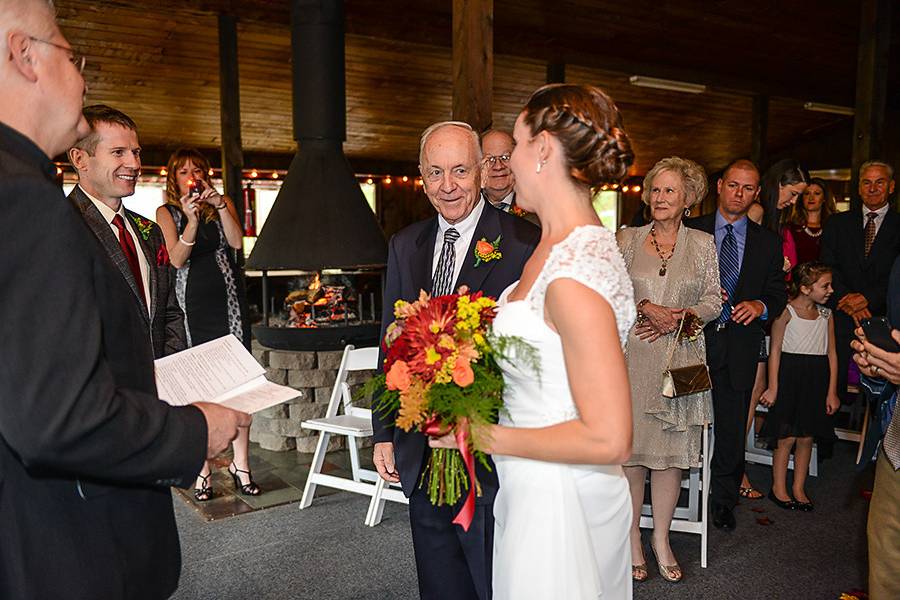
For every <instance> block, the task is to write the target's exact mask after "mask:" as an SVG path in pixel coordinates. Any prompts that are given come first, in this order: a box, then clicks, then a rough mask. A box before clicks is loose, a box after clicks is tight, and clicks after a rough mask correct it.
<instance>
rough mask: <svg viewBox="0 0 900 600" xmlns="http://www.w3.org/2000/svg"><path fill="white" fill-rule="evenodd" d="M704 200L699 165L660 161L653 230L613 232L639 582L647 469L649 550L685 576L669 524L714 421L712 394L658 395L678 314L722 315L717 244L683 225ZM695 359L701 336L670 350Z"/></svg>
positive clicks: (648, 186)
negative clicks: (627, 324)
mask: <svg viewBox="0 0 900 600" xmlns="http://www.w3.org/2000/svg"><path fill="white" fill-rule="evenodd" d="M705 195H706V174H705V173H704V172H703V169H702V167H700V165H698V164H697V163H695V162H693V161H689V160H685V159H681V158H676V157H672V158H665V159H663V160H661V161H660V162H658V163H657V164H656V165H655V166H654V167H653V168H652V169H651V170H650V172H649V173H647V176H646V177H645V178H644V191H643V197H642V199H643V201H644V202H645V203H647V204H649V205H650V209H651V216H652V221H651V223H650V224H649V225H645V226H644V227H634V228H631V227H630V228H627V229H622V230H620V231H619V233H618V235H617V240H618V243H619V248H620V250H621V251H622V255H623V256H624V258H625V265H626V267H627V268H628V273H629V275H630V276H631V281H632V284H633V285H634V298H635V301H636V302H637V303H638V314H639V321H638V324H636V325H635V327H634V328H633V329H632V330H631V333H630V334H629V337H628V344H627V349H626V358H627V361H628V377H629V379H630V382H631V397H632V412H633V421H634V441H633V451H632V455H631V459H630V460H629V461H628V462H627V463H625V465H626V466H625V475H626V477H627V478H628V482H629V486H630V489H631V496H632V504H633V509H634V513H633V515H634V516H633V520H632V527H631V558H632V562H631V564H632V565H633V566H632V577H633V578H634V579H635V581H643V580H645V579H647V576H648V571H647V562H646V560H645V558H644V551H643V546H642V544H641V533H640V529H639V523H640V515H641V505H642V504H643V499H644V482H645V479H646V476H647V470H648V469H649V470H650V472H651V475H650V494H651V504H652V508H653V522H654V530H653V536H652V540H651V550H652V551H653V554H654V555H655V557H656V560H657V565H658V567H659V572H660V574H661V575H662V576H663V577H664V578H665V579H666V580H668V581H673V582H674V581H679V580H680V579H681V577H682V572H681V567H679V566H678V562H677V560H676V559H675V556H674V554H673V553H672V549H671V547H670V545H669V526H670V524H671V522H672V516H673V514H674V512H675V505H676V503H677V501H678V494H679V492H680V490H681V475H682V469H687V468H689V467H691V466H692V465H696V464H697V461H698V458H699V456H700V445H701V431H702V427H703V424H704V423H709V422H711V421H712V405H711V398H710V393H709V392H703V393H700V394H694V395H691V396H682V397H679V398H671V399H670V398H666V397H664V396H663V395H662V383H663V372H664V371H665V369H666V368H667V359H668V353H669V349H670V348H671V347H672V344H673V339H674V338H675V335H676V331H677V328H678V323H679V320H680V319H681V317H682V315H683V314H684V313H685V312H691V313H693V314H694V315H696V316H697V317H699V318H700V320H701V321H703V323H706V322H708V321H710V320H712V319H715V318H716V317H717V316H718V315H719V313H720V312H721V309H722V297H721V287H720V283H719V265H718V259H717V255H716V245H715V240H714V238H713V236H711V235H709V234H707V233H704V232H702V231H698V230H695V229H689V228H687V227H685V226H683V225H682V223H681V221H682V218H683V217H685V216H687V215H689V214H690V207H691V206H693V205H694V204H696V203H697V202H700V201H701V200H702V199H703V197H704V196H705ZM698 355H699V356H700V357H705V356H706V350H705V347H704V343H703V334H702V333H700V335H699V337H698V338H697V339H696V341H693V342H685V343H678V344H677V345H676V347H675V351H674V355H673V359H672V364H671V368H678V367H684V366H689V365H694V364H697V363H698V362H699V358H698Z"/></svg>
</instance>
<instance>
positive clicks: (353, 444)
mask: <svg viewBox="0 0 900 600" xmlns="http://www.w3.org/2000/svg"><path fill="white" fill-rule="evenodd" d="M347 450H348V451H349V452H350V473H352V474H353V481H361V479H360V478H359V446H358V445H357V439H356V438H355V437H353V436H348V437H347Z"/></svg>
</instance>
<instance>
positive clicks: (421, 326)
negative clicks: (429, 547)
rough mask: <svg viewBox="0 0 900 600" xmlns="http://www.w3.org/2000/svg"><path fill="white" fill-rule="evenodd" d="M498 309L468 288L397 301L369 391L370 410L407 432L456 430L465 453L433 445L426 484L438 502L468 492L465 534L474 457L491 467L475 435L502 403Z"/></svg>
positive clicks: (462, 518) (474, 488)
mask: <svg viewBox="0 0 900 600" xmlns="http://www.w3.org/2000/svg"><path fill="white" fill-rule="evenodd" d="M495 308H496V302H495V301H494V300H493V299H492V298H490V297H488V296H484V295H482V293H481V292H476V293H473V294H470V293H469V292H468V289H467V288H466V287H465V286H463V287H461V288H460V289H459V293H457V294H448V295H446V296H438V297H435V298H432V297H430V296H428V294H426V293H425V292H424V291H423V292H420V294H419V299H418V300H416V301H415V302H405V301H403V300H398V301H397V303H396V304H395V305H394V316H395V318H396V320H395V321H394V323H393V324H391V326H390V327H388V329H387V332H386V333H385V339H384V344H385V348H386V353H385V354H386V358H385V361H384V373H383V374H382V375H379V376H377V377H375V378H374V379H373V380H371V381H370V382H369V383H368V384H367V385H366V388H365V392H367V393H372V392H375V393H376V397H377V400H375V402H374V404H373V406H372V409H373V410H376V411H378V412H380V413H381V414H383V415H388V414H396V415H397V416H396V420H395V425H396V426H397V427H400V428H401V429H403V430H404V431H410V430H411V429H413V428H417V429H418V430H419V431H421V432H422V433H424V434H426V435H429V436H436V437H437V436H442V435H445V434H447V433H449V432H451V431H453V432H454V434H455V437H456V441H457V444H458V446H459V450H455V449H445V448H435V449H433V450H432V451H431V453H430V458H429V460H428V464H427V465H426V468H425V471H424V472H423V475H422V481H421V482H420V485H424V486H425V488H426V489H427V490H428V497H429V499H430V500H431V503H432V504H433V505H435V506H440V505H443V504H447V505H452V504H455V503H456V502H457V501H458V500H459V498H460V497H461V496H462V493H463V491H465V490H468V496H467V498H466V501H465V504H464V505H463V507H462V509H461V510H460V512H459V514H457V515H456V517H455V518H454V519H453V522H454V523H456V524H458V525H461V526H462V527H463V529H465V530H467V531H468V528H469V525H470V524H471V522H472V516H473V515H474V510H475V494H476V493H478V494H479V495H480V486H479V483H478V480H477V479H476V477H475V460H478V461H480V462H481V463H482V464H483V465H484V466H485V467H487V468H490V467H489V465H488V461H487V456H486V455H485V454H484V452H482V451H480V450H478V449H477V444H476V443H475V437H476V436H477V435H478V431H479V430H480V426H484V425H487V424H490V423H496V422H497V417H498V414H499V411H500V408H501V407H502V405H503V402H502V398H501V393H502V391H503V376H502V374H501V372H500V369H499V368H498V366H497V363H496V360H495V359H496V356H497V355H496V348H495V347H494V345H495V342H494V341H493V340H492V339H491V337H490V335H489V334H490V327H491V322H492V321H493V319H494V311H495ZM489 340H491V341H489ZM378 393H380V396H379V395H378Z"/></svg>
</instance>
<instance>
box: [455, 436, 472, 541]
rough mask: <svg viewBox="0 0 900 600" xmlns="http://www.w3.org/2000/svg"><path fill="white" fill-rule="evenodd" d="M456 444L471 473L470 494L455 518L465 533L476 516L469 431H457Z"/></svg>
mask: <svg viewBox="0 0 900 600" xmlns="http://www.w3.org/2000/svg"><path fill="white" fill-rule="evenodd" d="M456 444H457V445H458V446H459V452H460V453H461V454H462V458H463V462H465V463H466V470H467V471H468V472H469V493H468V494H467V495H466V501H465V502H464V503H463V505H462V508H460V509H459V512H458V513H456V516H455V517H453V523H454V524H455V525H459V526H460V527H462V528H463V531H469V525H471V524H472V518H473V517H474V516H475V457H474V456H473V455H472V453H471V452H470V451H469V431H468V429H465V428H460V429H458V430H457V431H456Z"/></svg>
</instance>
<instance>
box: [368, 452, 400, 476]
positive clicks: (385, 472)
mask: <svg viewBox="0 0 900 600" xmlns="http://www.w3.org/2000/svg"><path fill="white" fill-rule="evenodd" d="M372 462H373V463H375V470H377V471H378V474H379V475H380V476H381V478H382V479H384V480H385V481H387V482H388V483H400V473H398V472H397V467H396V466H395V464H394V444H393V442H378V443H376V444H375V447H374V448H373V449H372Z"/></svg>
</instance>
